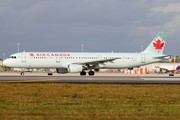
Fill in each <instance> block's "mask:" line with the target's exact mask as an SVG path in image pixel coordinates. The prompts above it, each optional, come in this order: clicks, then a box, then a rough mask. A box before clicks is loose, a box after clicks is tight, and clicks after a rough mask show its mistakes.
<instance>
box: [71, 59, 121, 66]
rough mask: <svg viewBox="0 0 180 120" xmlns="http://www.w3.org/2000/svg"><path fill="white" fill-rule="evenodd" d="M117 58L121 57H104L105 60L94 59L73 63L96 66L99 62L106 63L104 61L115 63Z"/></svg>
mask: <svg viewBox="0 0 180 120" xmlns="http://www.w3.org/2000/svg"><path fill="white" fill-rule="evenodd" d="M116 59H121V58H112V59H103V60H94V61H87V62H78V63H73V64H80V65H87V66H89V65H90V66H95V65H98V64H102V65H105V64H104V63H106V62H110V63H113V61H114V60H116Z"/></svg>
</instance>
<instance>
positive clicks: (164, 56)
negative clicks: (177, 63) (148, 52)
mask: <svg viewBox="0 0 180 120" xmlns="http://www.w3.org/2000/svg"><path fill="white" fill-rule="evenodd" d="M171 56H173V55H162V56H157V57H154V59H163V58H166V57H171Z"/></svg>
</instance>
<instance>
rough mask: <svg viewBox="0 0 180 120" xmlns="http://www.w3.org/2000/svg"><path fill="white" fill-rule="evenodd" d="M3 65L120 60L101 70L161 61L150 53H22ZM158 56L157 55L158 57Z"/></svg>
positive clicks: (56, 65) (49, 65)
mask: <svg viewBox="0 0 180 120" xmlns="http://www.w3.org/2000/svg"><path fill="white" fill-rule="evenodd" d="M11 56H13V57H14V58H13V57H10V58H7V59H6V60H4V62H3V65H5V66H8V67H15V68H67V66H68V65H69V64H73V63H80V62H91V61H96V60H105V59H112V58H118V59H116V60H114V61H113V62H105V63H103V64H101V63H99V68H104V69H106V68H110V69H122V68H133V67H139V66H142V65H146V64H150V63H154V62H158V61H161V60H162V59H154V57H155V55H154V54H148V53H75V52H65V53H62V52H48V53H46V52H21V53H15V54H12V55H11ZM156 56H157V55H156Z"/></svg>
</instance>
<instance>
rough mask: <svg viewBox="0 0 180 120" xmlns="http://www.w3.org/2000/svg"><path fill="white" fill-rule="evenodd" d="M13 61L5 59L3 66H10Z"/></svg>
mask: <svg viewBox="0 0 180 120" xmlns="http://www.w3.org/2000/svg"><path fill="white" fill-rule="evenodd" d="M10 63H11V62H10V61H9V60H4V61H3V66H7V67H8V66H10V65H11V64H10Z"/></svg>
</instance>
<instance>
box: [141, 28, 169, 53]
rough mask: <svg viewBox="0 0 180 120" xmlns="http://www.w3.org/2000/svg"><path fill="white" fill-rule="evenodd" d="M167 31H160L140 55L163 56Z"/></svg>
mask: <svg viewBox="0 0 180 120" xmlns="http://www.w3.org/2000/svg"><path fill="white" fill-rule="evenodd" d="M166 37H167V30H161V31H160V32H159V33H158V34H157V36H156V37H155V38H154V39H153V41H152V42H151V43H150V44H149V46H148V47H147V48H146V49H145V50H144V51H143V52H142V53H153V54H163V50H164V46H165V41H166Z"/></svg>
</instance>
